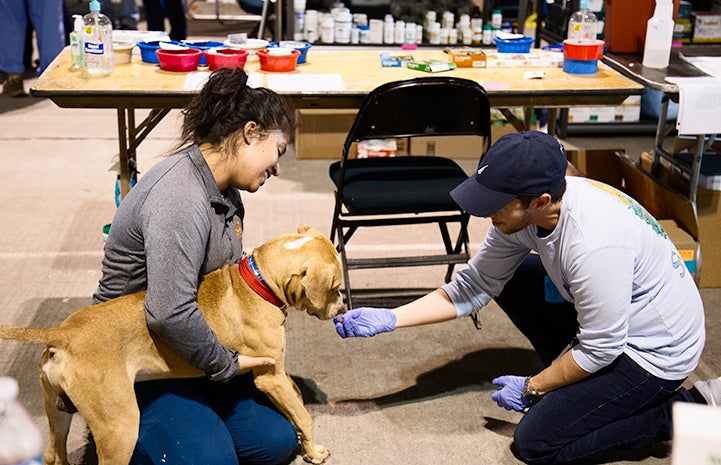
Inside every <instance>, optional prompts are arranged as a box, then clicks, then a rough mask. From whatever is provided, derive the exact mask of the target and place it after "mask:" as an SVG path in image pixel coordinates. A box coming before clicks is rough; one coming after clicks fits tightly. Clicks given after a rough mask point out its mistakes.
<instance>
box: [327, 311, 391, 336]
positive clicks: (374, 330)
mask: <svg viewBox="0 0 721 465" xmlns="http://www.w3.org/2000/svg"><path fill="white" fill-rule="evenodd" d="M333 321H334V322H335V330H336V332H337V333H338V335H339V336H340V337H342V338H343V339H345V338H347V337H371V336H375V335H376V334H379V333H386V332H389V331H393V330H394V329H396V314H395V313H393V312H391V311H390V310H388V309H387V308H373V307H360V308H356V309H353V310H350V311H348V312H346V313H344V314H343V315H341V316H340V317H335V318H333Z"/></svg>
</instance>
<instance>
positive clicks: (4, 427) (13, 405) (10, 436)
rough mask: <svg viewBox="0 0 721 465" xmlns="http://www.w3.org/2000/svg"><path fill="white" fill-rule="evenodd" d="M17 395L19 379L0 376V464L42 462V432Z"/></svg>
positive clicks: (26, 464) (35, 464)
mask: <svg viewBox="0 0 721 465" xmlns="http://www.w3.org/2000/svg"><path fill="white" fill-rule="evenodd" d="M17 396H18V382H17V381H16V380H15V379H13V378H8V377H0V465H41V464H42V462H43V458H42V455H43V451H42V449H43V444H42V442H43V441H42V435H41V434H40V430H39V429H38V427H37V426H36V425H35V423H34V422H33V420H32V419H31V418H30V415H28V413H27V411H26V410H25V408H24V407H23V406H22V405H20V404H19V403H18V401H17Z"/></svg>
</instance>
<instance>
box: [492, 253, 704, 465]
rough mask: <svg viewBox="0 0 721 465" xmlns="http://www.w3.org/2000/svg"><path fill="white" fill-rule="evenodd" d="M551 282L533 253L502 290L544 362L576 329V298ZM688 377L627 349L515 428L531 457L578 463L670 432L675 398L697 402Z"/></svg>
mask: <svg viewBox="0 0 721 465" xmlns="http://www.w3.org/2000/svg"><path fill="white" fill-rule="evenodd" d="M548 283H549V281H548V279H547V277H546V272H545V270H544V269H543V265H542V264H541V261H540V259H539V258H538V256H536V255H529V257H528V258H527V259H526V260H525V261H524V263H523V264H522V265H521V267H520V268H519V269H518V270H517V271H516V273H515V275H514V277H513V278H512V279H511V281H509V283H508V284H507V285H506V287H505V288H504V290H503V292H502V293H501V295H500V296H498V298H496V302H497V303H498V304H499V306H500V307H501V308H502V309H503V311H504V312H506V314H507V315H508V316H509V317H510V318H511V320H512V321H513V322H514V324H515V325H516V326H517V327H518V328H519V330H520V331H521V332H522V333H524V335H525V336H526V337H528V338H529V340H530V342H531V344H532V345H533V346H534V348H536V350H537V352H538V353H539V356H540V357H541V359H542V360H543V362H544V363H545V364H546V365H549V364H550V363H551V361H552V360H553V359H554V358H555V357H556V356H557V355H559V354H560V352H561V350H563V348H564V347H565V346H566V345H567V344H568V343H569V342H571V341H572V339H573V338H574V336H575V334H576V331H577V329H578V323H577V321H576V312H575V310H574V308H573V305H572V304H570V303H568V302H559V301H558V299H556V298H554V297H553V289H549V286H548ZM549 300H550V302H549ZM682 382H683V380H675V381H669V380H664V379H661V378H657V377H655V376H653V375H651V374H650V373H648V372H647V371H646V370H644V369H642V368H641V367H640V366H638V365H637V364H636V363H635V362H633V361H632V360H631V359H630V358H629V357H628V356H626V355H621V356H620V357H618V358H617V359H616V360H615V361H614V362H613V363H612V364H611V365H609V366H607V367H605V368H603V369H602V370H600V371H598V372H596V373H593V374H592V375H590V376H589V377H587V378H585V379H583V380H581V381H579V382H577V383H574V384H571V385H568V386H564V387H562V388H559V389H556V390H554V391H551V392H549V393H548V394H546V395H545V396H543V398H542V399H541V400H540V401H539V402H538V403H536V404H535V405H533V406H532V407H531V408H529V409H528V412H527V413H526V414H525V415H524V416H523V418H522V419H521V421H520V422H519V423H518V426H517V427H516V431H515V434H514V440H515V443H516V448H517V450H518V453H519V455H520V457H521V459H523V460H524V461H525V462H527V463H544V464H555V463H575V462H579V461H581V460H585V459H589V458H591V457H594V456H596V455H598V454H601V453H603V452H606V451H611V450H617V449H627V448H641V447H648V446H651V445H654V444H657V443H658V442H661V441H665V440H669V439H671V433H672V427H671V404H672V403H673V402H676V401H684V402H694V399H693V397H692V396H691V394H690V393H689V392H688V391H687V390H686V389H683V388H681V389H679V386H680V385H681V383H682Z"/></svg>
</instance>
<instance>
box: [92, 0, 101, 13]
mask: <svg viewBox="0 0 721 465" xmlns="http://www.w3.org/2000/svg"><path fill="white" fill-rule="evenodd" d="M90 11H100V2H99V1H98V0H90Z"/></svg>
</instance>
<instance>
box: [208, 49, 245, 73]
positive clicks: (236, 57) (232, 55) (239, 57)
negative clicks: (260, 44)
mask: <svg viewBox="0 0 721 465" xmlns="http://www.w3.org/2000/svg"><path fill="white" fill-rule="evenodd" d="M203 53H205V59H206V60H207V61H208V68H210V69H211V70H216V69H218V68H243V67H244V66H245V60H247V59H248V51H247V50H241V49H236V48H215V49H210V50H206V51H205V52H203Z"/></svg>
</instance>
